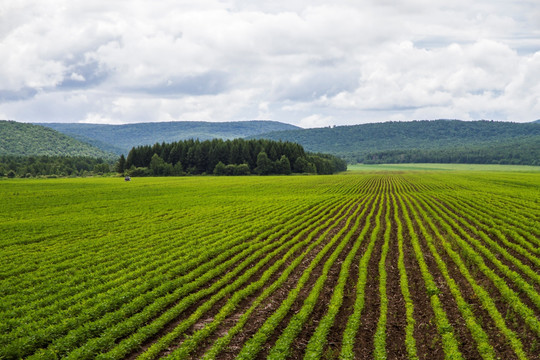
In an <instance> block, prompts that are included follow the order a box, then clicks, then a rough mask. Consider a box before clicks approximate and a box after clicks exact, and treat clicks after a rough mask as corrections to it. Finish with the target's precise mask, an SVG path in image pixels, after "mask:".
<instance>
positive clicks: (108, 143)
mask: <svg viewBox="0 0 540 360" xmlns="http://www.w3.org/2000/svg"><path fill="white" fill-rule="evenodd" d="M39 125H42V126H47V127H50V128H52V129H54V130H57V131H59V132H61V133H64V134H66V135H69V136H72V137H74V138H76V139H79V140H81V141H84V142H87V143H90V144H92V145H94V146H96V147H99V148H101V149H103V150H106V151H112V152H115V153H116V154H122V153H124V154H127V153H128V152H129V150H130V149H131V148H132V147H134V146H139V145H153V144H155V143H158V142H159V143H161V142H174V141H180V140H187V139H192V138H193V139H200V140H210V139H214V138H222V139H234V138H244V137H248V136H253V135H257V134H262V133H268V132H275V131H284V130H296V129H300V128H299V127H297V126H294V125H290V124H285V123H280V122H277V121H235V122H203V121H177V122H153V123H137V124H126V125H99V124H77V123H42V124H39Z"/></svg>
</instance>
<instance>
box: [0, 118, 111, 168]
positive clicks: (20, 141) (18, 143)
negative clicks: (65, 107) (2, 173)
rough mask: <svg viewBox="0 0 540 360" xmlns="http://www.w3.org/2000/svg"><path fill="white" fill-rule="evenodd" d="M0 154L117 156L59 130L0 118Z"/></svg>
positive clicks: (106, 157) (109, 157)
mask: <svg viewBox="0 0 540 360" xmlns="http://www.w3.org/2000/svg"><path fill="white" fill-rule="evenodd" d="M0 155H3V156H4V155H7V156H41V155H46V156H84V157H93V158H104V159H111V158H114V157H115V155H114V154H112V153H110V152H106V151H103V150H101V149H98V148H97V147H95V146H92V145H90V144H87V143H84V142H81V141H78V140H76V139H74V138H72V137H69V136H67V135H65V134H62V133H60V132H58V131H56V130H53V129H50V128H47V127H44V126H39V125H32V124H26V123H19V122H15V121H5V120H0Z"/></svg>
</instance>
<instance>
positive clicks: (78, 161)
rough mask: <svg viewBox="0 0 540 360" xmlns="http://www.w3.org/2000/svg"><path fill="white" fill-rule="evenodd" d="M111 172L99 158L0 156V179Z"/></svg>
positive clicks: (106, 163) (109, 165) (106, 164)
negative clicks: (3, 177) (4, 177)
mask: <svg viewBox="0 0 540 360" xmlns="http://www.w3.org/2000/svg"><path fill="white" fill-rule="evenodd" d="M110 171H111V164H110V163H108V162H106V161H104V160H103V159H101V158H91V157H68V156H0V177H2V176H7V177H9V178H14V177H38V176H87V175H95V174H99V175H101V174H104V173H108V172H110Z"/></svg>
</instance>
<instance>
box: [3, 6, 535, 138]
mask: <svg viewBox="0 0 540 360" xmlns="http://www.w3.org/2000/svg"><path fill="white" fill-rule="evenodd" d="M0 119H9V120H16V121H20V122H81V123H101V124H126V123H136V122H153V121H239V120H275V121H281V122H286V123H290V124H294V125H298V126H301V127H305V128H310V127H323V126H333V125H352V124H362V123H370V122H382V121H409V120H424V119H461V120H476V119H487V120H498V121H515V122H528V121H532V120H536V119H540V6H538V0H475V1H470V0H467V1H465V0H453V1H448V0H443V1H441V0H406V1H395V0H394V1H392V0H356V1H350V0H347V1H344V0H333V1H319V0H286V1H283V0H273V1H260V0H238V1H235V0H197V1H193V0H190V1H185V0H171V1H167V0H164V1H138V0H125V1H124V0H115V1H110V0H92V1H88V0H83V1H79V0H39V1H38V0H34V1H27V0H17V1H11V0H0Z"/></svg>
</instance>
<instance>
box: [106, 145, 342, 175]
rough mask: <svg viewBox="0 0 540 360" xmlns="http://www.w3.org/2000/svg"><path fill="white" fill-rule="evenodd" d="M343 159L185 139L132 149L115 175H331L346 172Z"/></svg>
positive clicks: (293, 148) (280, 147)
mask: <svg viewBox="0 0 540 360" xmlns="http://www.w3.org/2000/svg"><path fill="white" fill-rule="evenodd" d="M346 169H347V164H346V163H345V161H344V160H342V159H339V158H337V157H335V156H332V155H327V154H308V153H306V152H305V151H304V148H303V147H302V146H301V145H299V144H296V143H292V142H282V141H271V140H264V139H261V140H244V139H234V140H222V139H213V140H206V141H199V140H193V139H190V140H184V141H177V142H173V143H156V144H154V145H152V146H150V145H145V146H138V147H134V148H132V149H131V151H130V152H129V154H128V156H127V159H126V158H124V157H123V156H121V157H120V159H119V161H118V163H117V171H118V172H124V171H125V172H126V173H127V174H129V175H131V176H170V175H177V176H178V175H185V174H191V175H197V174H215V175H248V174H258V175H270V174H291V173H314V174H333V173H335V172H339V171H345V170H346Z"/></svg>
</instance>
